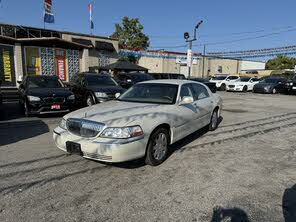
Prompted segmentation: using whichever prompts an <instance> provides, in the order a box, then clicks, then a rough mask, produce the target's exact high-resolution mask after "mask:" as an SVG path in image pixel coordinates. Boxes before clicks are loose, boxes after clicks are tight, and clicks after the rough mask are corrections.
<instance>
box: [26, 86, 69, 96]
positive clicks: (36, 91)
mask: <svg viewBox="0 0 296 222" xmlns="http://www.w3.org/2000/svg"><path fill="white" fill-rule="evenodd" d="M26 94H27V95H29V96H38V97H46V96H56V97H58V96H62V97H65V96H70V95H72V94H73V93H72V92H71V91H70V90H69V89H68V88H30V89H27V91H26Z"/></svg>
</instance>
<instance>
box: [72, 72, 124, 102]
mask: <svg viewBox="0 0 296 222" xmlns="http://www.w3.org/2000/svg"><path fill="white" fill-rule="evenodd" d="M70 88H71V90H72V92H73V93H74V95H75V98H76V101H77V102H79V104H78V105H80V106H81V105H82V106H91V105H94V104H96V103H101V102H105V101H108V100H112V99H115V94H116V93H123V92H124V91H125V89H123V88H122V87H121V86H119V85H118V83H117V82H116V81H115V80H114V79H113V78H112V77H111V76H110V75H108V74H98V73H79V74H77V75H76V76H75V77H74V78H73V79H71V81H70Z"/></svg>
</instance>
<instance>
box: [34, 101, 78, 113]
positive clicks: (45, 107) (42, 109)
mask: <svg viewBox="0 0 296 222" xmlns="http://www.w3.org/2000/svg"><path fill="white" fill-rule="evenodd" d="M52 105H53V104H47V103H44V102H42V103H40V102H29V103H28V107H29V110H30V114H48V113H67V112H70V111H72V110H73V107H74V102H70V101H69V102H65V103H63V104H58V105H59V106H60V109H52Z"/></svg>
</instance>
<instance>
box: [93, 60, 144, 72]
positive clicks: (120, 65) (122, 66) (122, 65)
mask: <svg viewBox="0 0 296 222" xmlns="http://www.w3.org/2000/svg"><path fill="white" fill-rule="evenodd" d="M90 68H93V69H98V70H107V71H109V70H112V71H114V70H117V71H123V72H124V71H126V72H132V71H138V72H139V71H144V72H148V69H146V68H144V67H142V66H138V65H136V64H133V63H130V62H127V61H118V62H115V63H113V64H110V65H107V66H104V67H90Z"/></svg>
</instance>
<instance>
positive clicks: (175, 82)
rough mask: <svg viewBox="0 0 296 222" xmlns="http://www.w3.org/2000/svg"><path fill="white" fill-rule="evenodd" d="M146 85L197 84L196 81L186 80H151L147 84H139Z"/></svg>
mask: <svg viewBox="0 0 296 222" xmlns="http://www.w3.org/2000/svg"><path fill="white" fill-rule="evenodd" d="M146 83H156V84H160V83H162V84H172V85H183V84H185V83H195V84H196V83H197V82H195V81H191V80H186V79H157V80H149V81H145V82H141V83H139V84H146Z"/></svg>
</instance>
